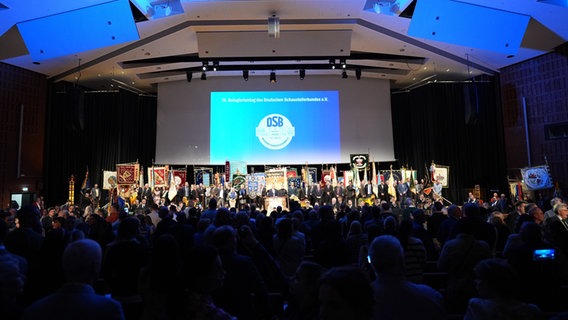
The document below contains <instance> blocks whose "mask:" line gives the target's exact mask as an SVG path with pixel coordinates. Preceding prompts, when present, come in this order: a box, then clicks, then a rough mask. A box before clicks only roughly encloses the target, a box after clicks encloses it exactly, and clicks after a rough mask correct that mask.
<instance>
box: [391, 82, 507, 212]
mask: <svg viewBox="0 0 568 320" xmlns="http://www.w3.org/2000/svg"><path fill="white" fill-rule="evenodd" d="M498 88H499V86H498V83H497V79H495V78H487V77H485V78H483V79H477V80H476V81H474V82H471V83H432V84H429V85H426V86H423V87H420V88H417V89H414V90H412V91H410V92H406V93H395V94H393V95H392V119H393V135H394V144H395V147H394V149H395V157H396V158H397V160H398V162H399V164H400V165H406V164H408V165H409V166H412V167H414V168H415V169H417V170H418V176H419V177H424V176H425V175H428V174H429V172H428V168H429V166H430V164H431V162H432V161H434V163H436V164H439V165H445V166H449V167H450V170H449V188H448V189H445V190H444V197H446V198H448V199H449V200H450V201H452V202H455V203H457V204H462V203H463V201H465V199H466V197H467V191H466V189H472V188H473V187H474V186H475V185H476V184H478V185H480V187H481V188H482V189H484V190H485V191H486V192H489V191H490V190H499V192H503V193H507V190H508V186H507V176H506V158H505V145H504V135H503V126H502V123H503V121H502V111H501V103H500V101H499V96H500V95H499V91H498ZM482 196H484V197H485V199H484V200H486V201H487V200H488V198H489V197H490V196H491V195H487V194H485V195H482Z"/></svg>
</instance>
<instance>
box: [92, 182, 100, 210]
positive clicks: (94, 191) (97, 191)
mask: <svg viewBox="0 0 568 320" xmlns="http://www.w3.org/2000/svg"><path fill="white" fill-rule="evenodd" d="M91 198H92V200H93V201H92V202H93V207H94V208H95V209H96V208H98V207H99V203H100V202H101V189H100V188H99V185H98V184H96V183H95V186H94V187H93V188H92V189H91Z"/></svg>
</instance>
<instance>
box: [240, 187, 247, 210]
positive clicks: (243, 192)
mask: <svg viewBox="0 0 568 320" xmlns="http://www.w3.org/2000/svg"><path fill="white" fill-rule="evenodd" d="M246 204H247V189H246V188H245V184H244V183H242V184H241V188H240V189H239V208H240V209H242V208H244V206H245V205H246Z"/></svg>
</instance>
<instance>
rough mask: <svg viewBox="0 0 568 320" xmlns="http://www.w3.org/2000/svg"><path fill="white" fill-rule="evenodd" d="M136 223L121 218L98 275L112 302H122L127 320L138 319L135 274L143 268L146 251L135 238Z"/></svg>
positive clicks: (138, 302)
mask: <svg viewBox="0 0 568 320" xmlns="http://www.w3.org/2000/svg"><path fill="white" fill-rule="evenodd" d="M139 227H140V221H139V220H138V219H137V218H135V217H128V218H126V219H124V220H123V221H122V222H121V223H120V225H119V226H118V235H117V239H116V241H114V242H111V243H109V244H108V246H107V250H106V252H105V255H104V260H103V268H102V273H103V277H104V279H105V281H106V283H107V284H108V286H109V288H110V294H111V296H112V297H113V299H116V300H118V301H120V302H121V303H122V306H123V308H124V313H125V315H126V317H127V318H130V317H131V316H135V317H137V318H138V317H139V316H140V314H141V312H142V308H141V303H142V297H141V296H140V294H139V291H138V275H139V273H140V270H141V269H142V268H143V267H145V266H146V262H147V261H146V258H147V257H146V256H147V248H146V247H145V246H144V245H142V244H141V243H140V242H138V240H137V239H136V237H137V236H138V232H139Z"/></svg>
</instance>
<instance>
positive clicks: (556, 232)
mask: <svg viewBox="0 0 568 320" xmlns="http://www.w3.org/2000/svg"><path fill="white" fill-rule="evenodd" d="M553 210H554V213H555V216H554V217H552V218H548V219H547V220H546V238H547V240H548V241H550V243H552V244H553V245H555V246H557V247H558V248H560V250H562V252H564V254H565V255H566V254H568V221H567V219H568V205H566V204H565V203H560V204H557V205H556V206H554V208H553Z"/></svg>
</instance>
